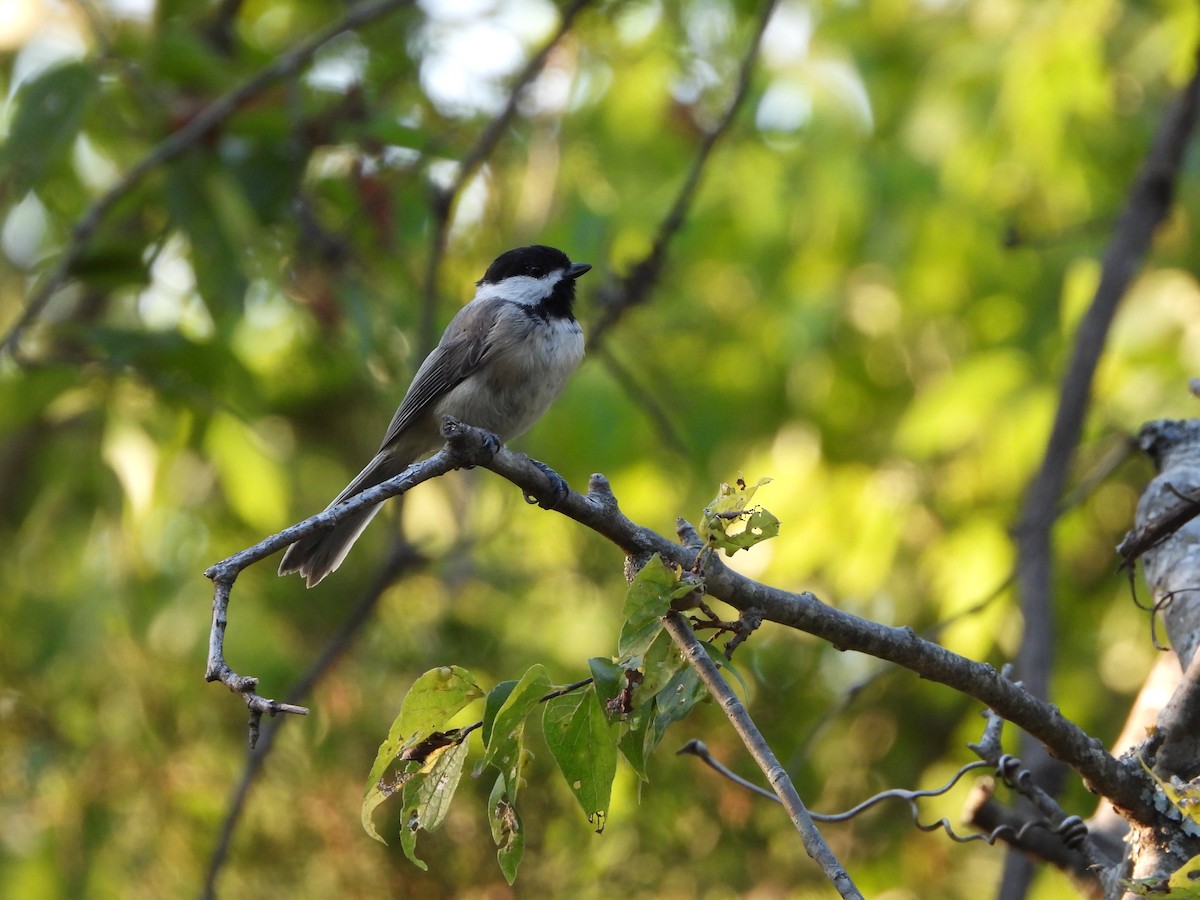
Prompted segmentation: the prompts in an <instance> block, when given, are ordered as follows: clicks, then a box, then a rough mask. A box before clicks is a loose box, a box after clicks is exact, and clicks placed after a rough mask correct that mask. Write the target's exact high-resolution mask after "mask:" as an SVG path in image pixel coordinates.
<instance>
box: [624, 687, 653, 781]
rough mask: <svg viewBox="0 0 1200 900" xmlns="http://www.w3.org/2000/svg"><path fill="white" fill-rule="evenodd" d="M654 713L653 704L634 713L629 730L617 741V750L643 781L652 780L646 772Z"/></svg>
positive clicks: (627, 725) (628, 726)
mask: <svg viewBox="0 0 1200 900" xmlns="http://www.w3.org/2000/svg"><path fill="white" fill-rule="evenodd" d="M652 711H653V704H648V705H647V706H646V707H645V708H643V709H641V710H638V711H637V712H635V713H633V715H631V716H630V717H629V720H628V722H627V723H626V728H627V730H626V731H625V733H624V734H622V735H621V737H620V739H619V740H618V741H617V749H618V750H620V751H621V755H622V756H624V757H625V761H626V762H628V763H629V767H630V768H631V769H633V771H634V773H635V774H636V775H637V777H638V778H639V779H641V780H642V781H649V780H650V776H649V774H648V773H647V771H646V757H647V756H648V755H649V754H648V751H647V748H646V744H647V743H648V741H649V735H650V731H651V730H652V729H651V725H652V724H653V722H654V717H653V715H652Z"/></svg>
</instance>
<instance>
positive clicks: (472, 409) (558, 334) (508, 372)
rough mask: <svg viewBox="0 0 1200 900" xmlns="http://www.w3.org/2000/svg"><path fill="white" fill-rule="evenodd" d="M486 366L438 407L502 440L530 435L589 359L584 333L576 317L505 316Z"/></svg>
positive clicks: (521, 311)
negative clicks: (501, 338) (500, 338)
mask: <svg viewBox="0 0 1200 900" xmlns="http://www.w3.org/2000/svg"><path fill="white" fill-rule="evenodd" d="M498 335H507V336H508V337H509V338H510V339H509V340H507V341H505V342H501V341H498V340H494V342H493V348H492V350H491V351H490V352H489V353H488V355H487V360H486V362H485V363H484V365H483V367H482V368H481V369H480V370H479V371H477V372H475V373H474V374H473V375H471V376H470V377H468V378H467V379H466V380H465V381H463V382H462V384H460V385H458V386H457V387H455V388H454V389H453V390H451V391H450V392H449V393H447V394H446V396H445V397H443V398H442V399H441V401H440V402H439V403H438V404H437V409H436V414H437V417H438V418H440V417H441V416H444V415H449V416H454V417H455V418H457V419H461V420H462V421H464V422H467V423H468V424H470V425H475V426H477V427H479V428H485V429H487V430H488V431H492V432H495V433H496V434H497V435H499V437H500V439H501V440H502V441H505V442H507V441H510V440H512V439H513V438H515V437H517V436H519V435H521V434H524V433H525V432H526V431H528V430H529V428H530V427H531V426H532V425H533V423H534V422H536V421H537V420H538V419H539V418H540V417H541V415H542V414H543V413H544V412H545V411H546V410H547V409H548V408H549V407H550V404H551V403H553V402H554V398H555V397H557V396H558V394H559V392H560V391H561V390H562V389H563V387H564V385H566V383H567V379H568V378H570V377H571V373H572V372H574V371H575V370H576V369H577V368H578V367H579V364H580V362H582V361H583V330H582V329H581V328H580V327H579V323H578V322H576V321H575V320H574V319H563V318H553V319H547V320H542V319H538V318H536V317H534V316H531V315H529V313H528V312H527V311H526V310H524V309H519V308H514V311H513V314H512V316H501V317H500V319H498V321H497V325H496V328H495V329H494V330H493V336H498Z"/></svg>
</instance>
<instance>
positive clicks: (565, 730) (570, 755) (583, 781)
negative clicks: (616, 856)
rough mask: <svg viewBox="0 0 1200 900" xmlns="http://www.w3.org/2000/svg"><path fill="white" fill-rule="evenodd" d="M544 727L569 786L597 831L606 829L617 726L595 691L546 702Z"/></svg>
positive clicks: (549, 743) (614, 764)
mask: <svg viewBox="0 0 1200 900" xmlns="http://www.w3.org/2000/svg"><path fill="white" fill-rule="evenodd" d="M542 727H543V730H544V733H545V737H546V745H547V746H548V747H549V748H550V754H551V755H552V756H553V757H554V761H555V762H556V763H558V768H559V771H561V772H562V776H563V778H564V779H565V780H566V782H567V787H569V788H570V789H571V793H573V794H574V795H575V799H576V800H578V801H579V805H580V806H582V807H583V812H584V814H585V815H586V816H587V817H588V821H589V822H594V824H595V825H596V831H597V833H599V832H601V831H603V830H604V822H605V818H606V817H607V815H608V803H609V798H610V797H611V794H612V782H613V779H614V778H615V777H616V775H617V746H616V741H615V733H616V732H615V727H616V726H614V725H610V724H609V721H608V719H607V718H605V715H604V710H603V708H601V706H600V700H599V699H598V698H597V696H596V691H595V690H594V689H593V688H591V687H588V688H587V689H586V690H584V691H583V692H582V693H575V694H565V695H563V696H562V697H555V698H554V699H552V700H549V701H548V702H547V703H546V709H545V712H544V713H543V714H542Z"/></svg>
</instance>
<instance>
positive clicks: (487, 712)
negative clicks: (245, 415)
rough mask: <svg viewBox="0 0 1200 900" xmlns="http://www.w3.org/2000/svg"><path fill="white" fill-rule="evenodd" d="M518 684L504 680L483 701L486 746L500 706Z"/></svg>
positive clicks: (483, 734)
mask: <svg viewBox="0 0 1200 900" xmlns="http://www.w3.org/2000/svg"><path fill="white" fill-rule="evenodd" d="M516 686H517V682H515V681H502V682H500V683H499V684H498V685H496V686H495V687H494V688H492V689H491V690H490V691H488V692H487V698H486V699H485V700H484V701H483V731H482V732H481V734H482V736H483V746H485V747H486V746H487V745H488V744H489V743H491V740H492V725H494V724H495V722H496V713H498V712H500V708H501V707H502V706H504V702H505V701H506V700H507V699H508V697H509V695H510V694H511V693H512V692H513V688H515V687H516ZM479 769H480V770H482V769H483V763H482V762H481V763H480V764H479ZM476 774H478V772H476Z"/></svg>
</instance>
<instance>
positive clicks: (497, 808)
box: [488, 772, 525, 884]
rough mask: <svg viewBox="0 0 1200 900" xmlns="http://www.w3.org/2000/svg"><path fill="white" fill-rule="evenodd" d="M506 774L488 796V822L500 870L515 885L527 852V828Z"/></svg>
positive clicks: (500, 777)
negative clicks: (518, 868)
mask: <svg viewBox="0 0 1200 900" xmlns="http://www.w3.org/2000/svg"><path fill="white" fill-rule="evenodd" d="M507 784H508V782H507V780H506V779H505V777H504V773H503V772H502V773H500V774H499V775H497V776H496V784H495V785H494V786H493V787H492V793H491V796H490V797H488V823H489V824H490V825H491V829H492V840H493V841H495V842H496V847H497V848H498V849H497V850H496V860H497V861H498V862H499V863H500V871H501V872H503V873H504V877H505V878H506V879H508V883H509V884H512V883H513V882H514V881H516V880H517V867H518V866H519V865H521V857H522V856H523V855H524V853H525V829H524V828H523V827H522V825H521V817H520V815H519V814H518V813H517V808H516V806H515V805H514V804H513V801H512V799H511V797H510V796H509V792H508V788H507Z"/></svg>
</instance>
